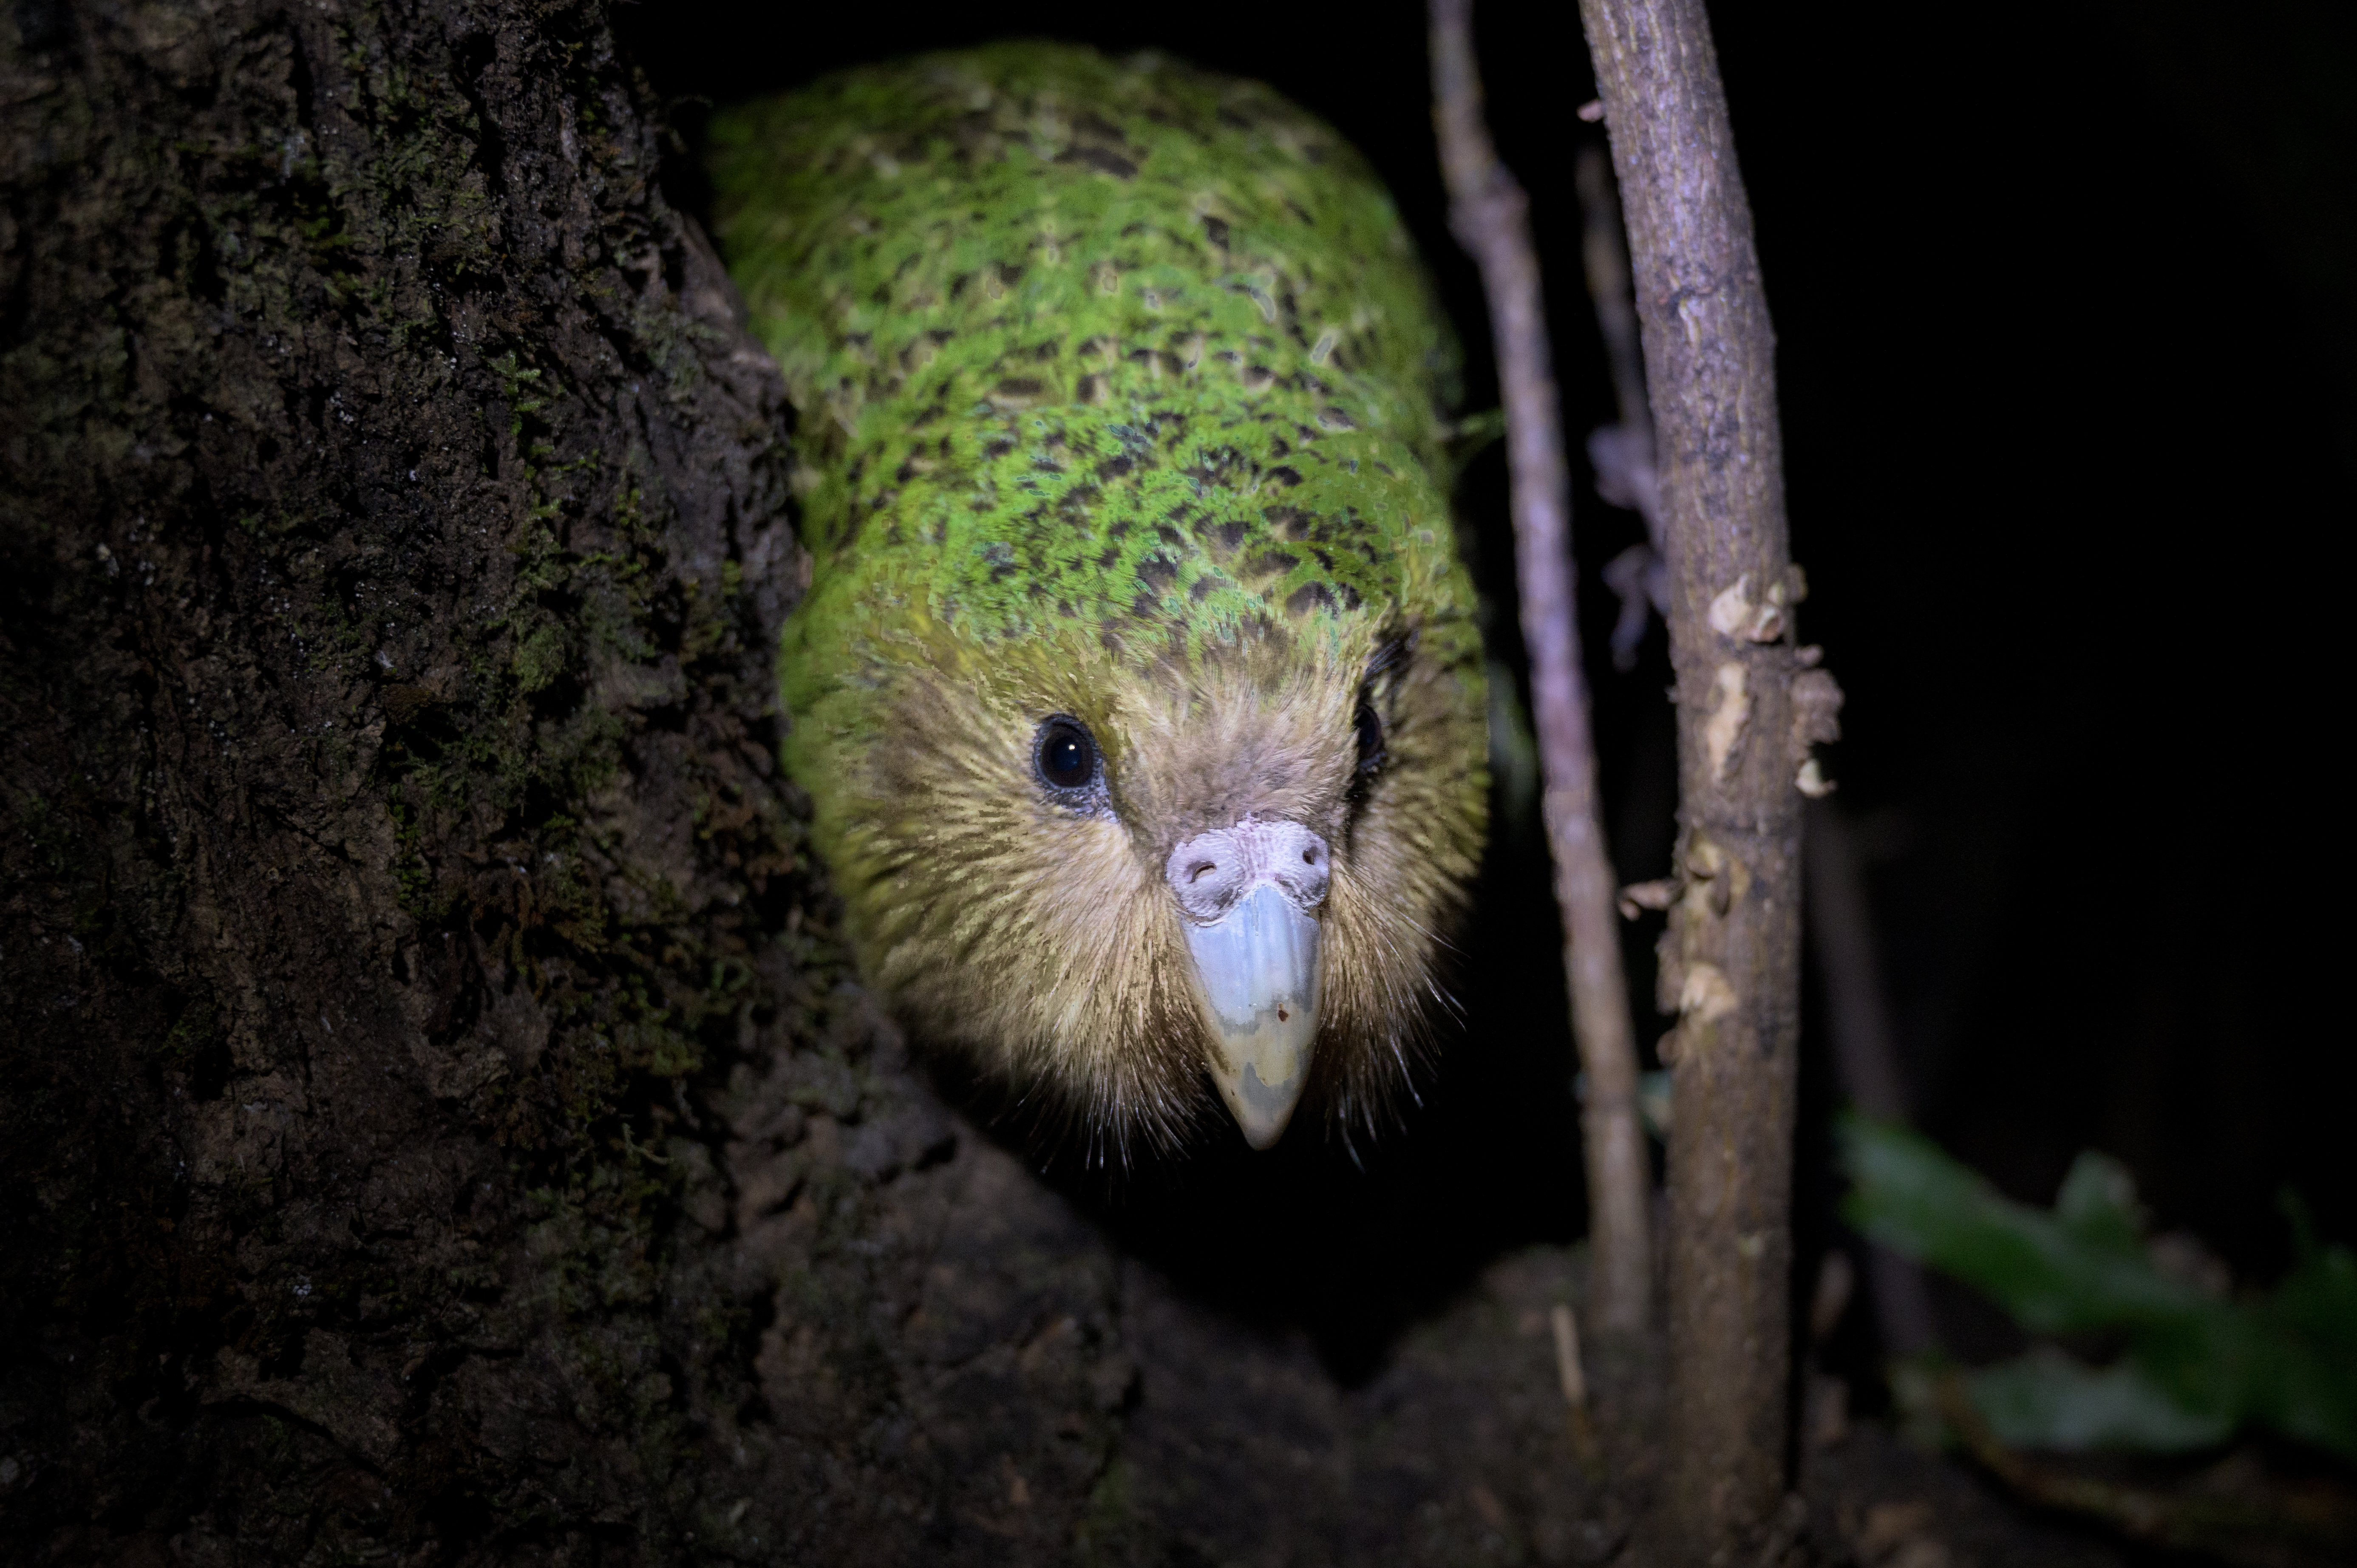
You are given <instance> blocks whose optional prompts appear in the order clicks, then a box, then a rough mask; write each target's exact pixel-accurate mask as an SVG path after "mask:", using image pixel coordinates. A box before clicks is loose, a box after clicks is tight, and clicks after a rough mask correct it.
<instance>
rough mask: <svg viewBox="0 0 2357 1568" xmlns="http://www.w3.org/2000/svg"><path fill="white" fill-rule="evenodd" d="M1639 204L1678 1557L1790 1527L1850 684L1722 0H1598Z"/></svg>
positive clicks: (1605, 79) (1626, 203) (1602, 86)
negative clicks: (1748, 163) (1810, 584)
mask: <svg viewBox="0 0 2357 1568" xmlns="http://www.w3.org/2000/svg"><path fill="white" fill-rule="evenodd" d="M1580 19H1581V21H1582V23H1583V24H1584V25H1585V27H1586V28H1587V43H1588V49H1589V52H1590V55H1591V58H1592V59H1594V61H1595V66H1596V81H1597V85H1598V89H1599V91H1600V94H1601V97H1602V100H1603V103H1604V119H1605V124H1606V126H1607V128H1608V130H1609V132H1610V134H1611V139H1612V163H1613V169H1614V172H1615V173H1616V174H1617V175H1618V176H1619V179H1620V201H1621V206H1622V209H1623V210H1624V212H1625V213H1626V215H1627V220H1628V233H1629V250H1630V255H1631V262H1632V263H1633V264H1632V267H1631V271H1632V274H1633V276H1634V279H1635V292H1636V298H1637V316H1638V321H1639V323H1640V325H1641V328H1642V337H1643V344H1644V350H1645V383H1646V386H1647V389H1648V393H1649V398H1648V401H1649V402H1650V403H1651V406H1652V415H1653V433H1654V447H1655V468H1656V472H1657V476H1658V478H1659V479H1660V483H1661V495H1662V507H1663V522H1664V535H1665V538H1664V542H1665V544H1666V545H1667V553H1668V559H1669V590H1670V592H1669V598H1670V615H1669V620H1670V659H1671V664H1672V665H1673V667H1674V669H1675V671H1676V672H1677V703H1678V783H1679V790H1678V794H1679V808H1678V814H1679V823H1680V835H1679V845H1678V848H1679V854H1678V865H1679V869H1680V872H1681V875H1682V877H1683V885H1682V889H1681V891H1680V894H1679V897H1678V898H1677V901H1676V903H1675V905H1674V907H1673V908H1672V909H1671V911H1670V926H1669V932H1668V936H1667V939H1666V940H1665V941H1664V943H1663V985H1662V994H1663V998H1664V1000H1665V1001H1669V1002H1672V1003H1674V1004H1675V1006H1676V1008H1677V1012H1678V1023H1677V1026H1676V1027H1675V1028H1674V1030H1673V1031H1672V1033H1671V1035H1670V1036H1669V1038H1668V1039H1666V1040H1665V1041H1664V1042H1663V1059H1664V1060H1666V1061H1669V1062H1670V1063H1671V1065H1672V1068H1673V1071H1674V1081H1673V1090H1672V1112H1671V1117H1670V1157H1669V1189H1670V1190H1669V1198H1670V1238H1669V1242H1670V1244H1669V1269H1668V1279H1669V1329H1670V1346H1669V1353H1670V1391H1669V1412H1668V1425H1669V1430H1668V1434H1667V1438H1666V1441H1665V1444H1664V1448H1665V1450H1666V1452H1667V1455H1668V1465H1667V1473H1666V1474H1665V1476H1664V1477H1663V1480H1664V1482H1665V1485H1664V1487H1663V1492H1662V1495H1661V1507H1662V1513H1661V1515H1660V1518H1659V1520H1658V1523H1659V1525H1660V1527H1661V1528H1663V1529H1664V1530H1667V1531H1669V1532H1670V1533H1671V1534H1672V1536H1673V1541H1671V1542H1669V1543H1667V1544H1668V1550H1667V1552H1665V1555H1667V1556H1669V1557H1671V1558H1672V1559H1673V1560H1680V1561H1691V1562H1697V1563H1700V1562H1715V1561H1716V1562H1726V1561H1734V1560H1735V1559H1737V1558H1738V1557H1742V1556H1747V1555H1749V1554H1750V1553H1753V1552H1758V1551H1759V1550H1760V1548H1761V1546H1762V1544H1763V1543H1765V1542H1768V1541H1770V1540H1772V1539H1774V1538H1775V1537H1776V1531H1777V1527H1778V1523H1779V1520H1780V1518H1781V1516H1782V1515H1783V1513H1784V1509H1783V1500H1784V1499H1783V1492H1784V1455H1785V1452H1786V1435H1787V1433H1786V1428H1787V1424H1788V1412H1787V1408H1786V1404H1785V1389H1786V1383H1787V1379H1788V1374H1789V1370H1790V1369H1789V1366H1788V1356H1787V1349H1786V1347H1787V1343H1788V1341H1787V1329H1788V1326H1789V1323H1790V1318H1791V1305H1790V1301H1789V1297H1788V1294H1787V1292H1788V1280H1789V1277H1790V1274H1791V1270H1792V1225H1791V1220H1792V1122H1793V1112H1794V1097H1795V1089H1796V1086H1797V1081H1798V1073H1797V1070H1796V1069H1797V1064H1798V1058H1799V1048H1798V1047H1799V1033H1800V1030H1799V1018H1800V957H1801V953H1800V948H1801V942H1800V936H1801V930H1800V918H1799V917H1800V904H1801V886H1800V884H1801V811H1800V807H1801V801H1802V796H1801V791H1800V789H1798V788H1797V787H1796V785H1797V784H1798V782H1799V780H1800V779H1802V778H1803V777H1804V776H1805V777H1806V778H1807V779H1809V780H1810V781H1811V782H1812V784H1813V783H1814V782H1815V779H1816V776H1815V774H1814V772H1813V770H1812V771H1809V772H1808V773H1806V774H1805V775H1803V768H1806V767H1807V766H1808V763H1807V748H1808V746H1809V744H1810V743H1811V742H1813V741H1814V740H1816V739H1818V738H1821V737H1822V736H1824V734H1825V733H1827V731H1828V730H1829V728H1830V725H1831V723H1832V715H1833V713H1834V711H1835V709H1837V708H1838V706H1839V703H1840V693H1839V690H1838V688H1836V687H1835V685H1834V683H1833V681H1832V679H1831V677H1830V676H1828V675H1826V674H1825V673H1824V671H1820V670H1814V669H1811V668H1809V666H1810V664H1811V663H1813V658H1810V657H1804V655H1803V652H1802V651H1801V650H1798V649H1796V648H1795V647H1793V645H1792V606H1793V605H1794V604H1795V603H1796V602H1797V601H1798V600H1799V598H1800V597H1801V590H1802V584H1801V579H1800V577H1799V575H1798V574H1797V573H1796V572H1794V570H1793V569H1792V559H1791V553H1790V548H1789V542H1788V539H1787V534H1786V529H1785V521H1784V495H1783V491H1784V483H1783V437H1782V434H1781V430H1780V428H1779V426H1778V423H1777V416H1776V378H1775V335H1774V332H1773V330H1772V328H1770V325H1769V319H1768V304H1767V296H1766V295H1765V293H1764V291H1763V290H1762V288H1761V286H1760V263H1759V257H1758V254H1757V252H1756V251H1755V249H1754V247H1753V243H1752V237H1751V212H1750V207H1749V203H1748V201H1747V200H1746V199H1745V197H1744V193H1743V186H1742V181H1741V178H1740V176H1739V175H1738V172H1737V167H1736V156H1735V143H1734V137H1733V134H1732V132H1731V130H1730V129H1729V126H1728V124H1727V94H1726V90H1725V89H1724V87H1723V86H1722V85H1721V83H1720V81H1719V75H1718V59H1717V50H1716V49H1715V48H1713V46H1712V43H1711V37H1710V25H1709V21H1708V18H1707V17H1706V15H1705V12H1704V8H1703V0H1581V4H1580Z"/></svg>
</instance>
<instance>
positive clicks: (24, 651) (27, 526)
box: [0, 0, 1130, 1563]
mask: <svg viewBox="0 0 2357 1568" xmlns="http://www.w3.org/2000/svg"><path fill="white" fill-rule="evenodd" d="M661 156H662V145H661V143H660V139H659V133H658V131H657V130H656V128H655V125H654V122H653V121H652V119H651V116H650V114H649V113H648V111H647V105H646V102H645V98H644V92H643V90H642V88H641V86H640V83H639V82H638V81H637V80H636V79H635V78H634V76H633V74H632V73H631V72H630V70H628V69H627V67H626V66H625V65H624V64H623V63H621V62H620V61H619V60H618V59H617V57H616V55H615V52H614V50H613V48H612V46H611V43H610V40H609V38H608V33H607V30H606V27H605V21H604V14H603V11H602V9H601V8H600V7H598V6H597V5H590V4H575V3H567V0H555V3H553V4H549V5H541V6H535V7H531V8H526V7H522V6H505V5H496V4H492V3H490V0H411V3H408V4H400V5H361V4H345V3H342V0H334V3H328V4H321V3H316V0H314V3H305V4H299V5H298V4H292V3H284V0H281V3H274V0H210V3H199V4H192V5H163V4H155V5H143V4H136V3H132V0H120V3H117V0H90V3H88V4H62V3H56V0H21V3H19V4H17V5H14V6H13V7H11V8H10V9H9V11H8V13H7V15H6V17H5V19H0V756H5V761H0V816H5V822H4V823H0V1346H5V1349H0V1542H5V1545H0V1558H5V1559H7V1560H9V1561H24V1560H34V1561H93V1560H104V1561H114V1560H116V1559H117V1558H118V1557H120V1558H122V1559H123V1560H124V1561H160V1560H161V1558H160V1556H159V1555H158V1554H159V1553H162V1552H165V1550H166V1548H167V1546H168V1548H169V1551H170V1553H171V1554H172V1558H173V1560H174V1561H183V1562H195V1563H210V1562H230V1561H240V1562H279V1561H286V1562H294V1561H306V1560H309V1559H312V1558H320V1559H329V1558H332V1559H335V1560H338V1561H350V1560H358V1559H369V1560H375V1559H376V1558H379V1557H390V1556H393V1555H399V1556H401V1557H402V1558H404V1560H410V1561H423V1560H426V1559H429V1558H430V1559H431V1560H434V1561H437V1562H464V1563H494V1562H496V1563H530V1562H535V1561H554V1560H557V1559H560V1558H561V1559H564V1560H565V1561H595V1560H606V1559H614V1560H620V1559H625V1558H627V1559H630V1560H631V1561H641V1560H657V1561H660V1560H665V1559H670V1558H675V1557H679V1556H682V1555H685V1554H688V1553H690V1552H693V1553H695V1554H699V1555H711V1556H716V1557H730V1556H742V1557H745V1558H747V1559H759V1560H762V1561H772V1560H793V1561H917V1560H920V1559H921V1560H930V1561H942V1562H955V1561H963V1560H968V1559H971V1558H974V1557H977V1556H992V1555H996V1556H999V1557H1005V1556H1007V1555H1010V1554H1011V1555H1014V1556H1016V1557H1018V1558H1027V1557H1028V1558H1030V1559H1038V1558H1042V1557H1045V1556H1047V1555H1050V1554H1052V1553H1054V1552H1061V1551H1063V1550H1064V1549H1065V1548H1066V1547H1067V1546H1068V1545H1069V1543H1070V1541H1071V1539H1072V1530H1073V1528H1074V1520H1076V1519H1077V1518H1078V1517H1079V1516H1080V1513H1081V1510H1082V1507H1083V1505H1084V1504H1085V1503H1086V1501H1087V1499H1088V1498H1089V1497H1090V1496H1091V1495H1092V1488H1093V1487H1095V1486H1096V1484H1097V1480H1098V1477H1099V1476H1100V1473H1101V1472H1102V1471H1103V1466H1104V1465H1105V1463H1106V1461H1107V1456H1108V1454H1109V1453H1110V1447H1111V1443H1112V1433H1113V1431H1114V1426H1113V1414H1112V1412H1113V1409H1114V1405H1115V1404H1116V1403H1117V1402H1118V1401H1119V1400H1120V1399H1121V1398H1122V1397H1123V1394H1124V1391H1125V1388H1126V1387H1127V1385H1128V1380H1129V1376H1130V1374H1129V1371H1128V1369H1127V1364H1126V1363H1125V1361H1123V1360H1122V1359H1121V1357H1120V1355H1119V1352H1118V1348H1117V1344H1116V1336H1115V1333H1114V1325H1113V1323H1112V1321H1111V1312H1112V1303H1113V1300H1114V1294H1113V1293H1114V1282H1115V1266H1114V1254H1113V1252H1112V1251H1111V1249H1110V1248H1109V1247H1108V1246H1107V1245H1106V1244H1105V1243H1104V1241H1103V1239H1102V1238H1101V1237H1100V1236H1098V1235H1097V1234H1096V1233H1095V1232H1093V1231H1092V1230H1091V1229H1090V1228H1088V1227H1087V1226H1086V1225H1084V1224H1083V1223H1082V1222H1081V1221H1080V1220H1079V1219H1076V1217H1075V1216H1074V1215H1073V1214H1072V1212H1071V1210H1069V1209H1068V1208H1065V1207H1064V1206H1062V1205H1061V1203H1060V1201H1058V1200H1056V1199H1055V1198H1054V1197H1052V1195H1049V1194H1047V1193H1045V1191H1044V1189H1041V1188H1039V1187H1037V1185H1036V1184H1034V1183H1031V1182H1029V1181H1028V1179H1026V1178H1024V1177H1023V1176H1022V1175H1021V1172H1020V1171H1019V1168H1017V1166H1016V1165H1014V1164H1013V1162H1012V1161H1011V1160H1009V1159H1008V1158H1007V1156H1006V1155H1003V1154H1000V1153H999V1152H997V1151H996V1150H995V1149H993V1148H991V1147H989V1146H988V1145H987V1144H981V1143H980V1142H979V1141H978V1140H974V1139H972V1138H970V1137H961V1136H960V1135H959V1128H958V1125H957V1124H956V1123H955V1122H953V1121H952V1120H950V1119H948V1118H946V1117H945V1116H944V1115H943V1113H942V1112H941V1111H940V1110H939V1109H938V1108H936V1107H935V1106H934V1104H933V1102H932V1101H931V1100H930V1099H929V1098H928V1097H927V1096H926V1094H925V1092H924V1091H923V1090H922V1089H921V1087H920V1085H919V1084H918V1083H917V1082H916V1080H914V1079H912V1078H911V1077H910V1075H909V1072H908V1070H907V1069H905V1067H904V1066H903V1065H902V1063H901V1060H900V1057H899V1046H898V1043H897V1039H896V1037H895V1036H894V1035H893V1034H892V1032H891V1031H890V1029H889V1028H888V1027H887V1026H883V1025H882V1024H880V1023H879V1022H878V1021H877V1020H876V1019H875V1018H874V1017H873V1016H872V1015H871V1014H870V1013H869V1012H868V1011H867V1010H866V1006H865V1004H864V1003H863V1002H862V1001H861V999H860V996H859V993H857V992H856V990H853V989H850V988H848V987H847V985H846V984H845V971H844V969H843V966H842V962H841V961H840V959H839V957H838V956H837V954H836V950H835V948H834V944H833V942H832V940H831V938H830V936H829V934H828V925H827V921H828V915H827V904H826V899H825V897H824V893H823V886H821V884H820V883H819V882H818V880H817V879H816V878H815V877H814V876H813V875H810V874H809V873H807V871H806V870H805V868H804V866H803V863H802V857H801V855H802V852H801V847H800V845H801V830H800V827H799V825H798V822H797V819H796V817H795V814H794V811H793V809H792V806H791V794H790V792H789V791H788V790H787V789H785V787H784V786H783V785H782V784H781V783H780V781H779V780H778V779H776V778H775V777H774V772H773V765H772V761H771V758H772V757H773V755H774V749H775V741H776V737H777V727H778V725H779V722H780V720H779V716H778V714H776V712H775V703H774V697H773V692H774V683H773V660H774V656H775V655H774V650H775V647H776V626H777V622H778V619H779V618H780V615H781V614H782V612H783V609H784V607H785V606H786V603H787V601H788V599H789V598H790V596H791V592H792V591H793V585H794V582H795V580H796V579H795V574H794V571H793V562H794V556H793V546H792V544H791V533H790V531H789V529H788V527H787V518H786V499H785V498H786V495H787V491H788V488H789V487H788V482H787V481H788V467H789V457H788V456H787V453H786V450H785V447H784V446H783V443H782V439H781V438H782V436H783V434H784V429H785V423H784V411H783V408H782V404H781V403H780V392H779V389H778V387H777V384H776V381H775V379H774V372H773V371H772V370H771V369H770V366H769V365H768V362H767V360H765V359H764V358H763V357H762V356H760V355H759V353H758V352H756V351H754V350H752V349H751V348H750V345H749V343H748V340H747V339H746V338H744V336H743V335H742V334H741V332H740V331H739V329H738V327H737V323H736V321H735V320H734V319H733V317H732V315H731V302H732V298H733V296H732V295H730V293H729V291H728V289H727V286H726V281H725V279H724V278H723V277H722V275H721V274H720V273H719V272H718V270H717V268H716V265H715V264H714V263H713V261H712V258H711V256H710V254H709V252H708V251H707V250H706V249H705V247H704V246H703V245H702V244H701V243H700V242H699V241H698V240H697V239H696V238H695V236H694V234H693V233H692V231H690V230H689V229H688V227H687V226H685V225H684V224H683V222H682V221H681V220H679V219H678V218H677V217H676V216H675V215H674V214H673V212H672V211H671V210H670V209H668V208H667V207H666V206H665V204H664V202H663V200H662V196H661V195H660V193H659V190H658V188H657V185H656V175H657V172H658V166H659V162H660V158H661ZM912 1434H916V1435H915V1436H914V1437H913V1438H912ZM1010 1475H1012V1476H1016V1477H1018V1478H1019V1479H1020V1480H1021V1482H1022V1484H1021V1485H1020V1486H1017V1487H1013V1488H1012V1489H1013V1490H1014V1491H1015V1492H1017V1493H1018V1494H1020V1495H1021V1496H1023V1497H1028V1498H1029V1499H1030V1506H1029V1507H1028V1510H1027V1509H1009V1507H1008V1506H1007V1504H1008V1497H1009V1494H1010V1483H1009V1481H1008V1479H1007V1477H1008V1476H1010ZM421 1553H422V1554H424V1555H423V1556H420V1554H421Z"/></svg>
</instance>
